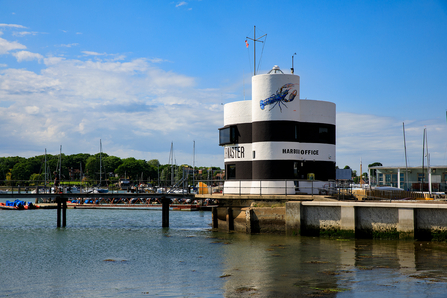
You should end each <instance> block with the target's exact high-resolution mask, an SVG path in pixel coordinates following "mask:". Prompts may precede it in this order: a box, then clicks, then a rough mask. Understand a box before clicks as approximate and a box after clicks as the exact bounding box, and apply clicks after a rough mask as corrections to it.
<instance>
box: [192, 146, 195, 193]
mask: <svg viewBox="0 0 447 298" xmlns="http://www.w3.org/2000/svg"><path fill="white" fill-rule="evenodd" d="M192 143H193V145H192V186H193V187H194V185H195V182H194V176H195V173H196V170H195V169H196V167H195V163H196V141H192Z"/></svg>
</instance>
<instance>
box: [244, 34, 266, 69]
mask: <svg viewBox="0 0 447 298" xmlns="http://www.w3.org/2000/svg"><path fill="white" fill-rule="evenodd" d="M254 27H255V28H254V33H253V38H251V37H247V39H250V40H253V41H254V45H253V51H254V55H253V57H254V58H253V63H254V69H253V76H255V75H256V42H257V41H259V42H263V41H260V40H259V39H261V38H263V37H264V36H267V34H264V35H262V36H261V37H258V38H256V26H254Z"/></svg>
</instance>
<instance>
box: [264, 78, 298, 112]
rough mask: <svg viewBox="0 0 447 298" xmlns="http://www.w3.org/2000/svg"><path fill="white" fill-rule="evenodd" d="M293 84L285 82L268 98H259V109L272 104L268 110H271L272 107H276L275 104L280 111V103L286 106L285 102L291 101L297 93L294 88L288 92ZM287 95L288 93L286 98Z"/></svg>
mask: <svg viewBox="0 0 447 298" xmlns="http://www.w3.org/2000/svg"><path fill="white" fill-rule="evenodd" d="M293 86H294V84H291V83H289V84H285V85H284V86H282V87H281V88H279V89H278V90H277V91H276V94H272V95H271V96H270V97H269V98H267V99H264V100H261V101H260V102H259V104H260V106H261V110H263V109H264V108H265V107H266V106H267V105H273V106H272V107H271V108H270V110H269V111H271V110H272V109H273V108H274V107H276V105H278V106H279V110H280V111H281V113H282V108H281V105H284V106H285V107H286V108H287V106H286V104H285V102H291V101H293V100H294V99H295V97H296V95H297V93H298V92H297V91H296V90H293V91H292V92H291V93H290V94H289V91H290V89H292V87H293ZM287 95H289V97H288V98H287Z"/></svg>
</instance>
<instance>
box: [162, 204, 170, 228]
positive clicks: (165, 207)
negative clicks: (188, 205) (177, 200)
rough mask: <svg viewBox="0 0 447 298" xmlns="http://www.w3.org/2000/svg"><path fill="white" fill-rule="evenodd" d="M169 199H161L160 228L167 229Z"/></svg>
mask: <svg viewBox="0 0 447 298" xmlns="http://www.w3.org/2000/svg"><path fill="white" fill-rule="evenodd" d="M170 202H171V200H170V199H167V198H164V197H163V198H161V213H162V214H161V217H162V227H163V228H169V203H170Z"/></svg>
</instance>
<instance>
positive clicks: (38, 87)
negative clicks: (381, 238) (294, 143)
mask: <svg viewBox="0 0 447 298" xmlns="http://www.w3.org/2000/svg"><path fill="white" fill-rule="evenodd" d="M253 26H256V27H257V29H258V31H257V35H258V36H259V35H262V34H267V39H266V42H265V45H264V48H263V50H262V46H261V45H259V47H258V53H257V57H258V58H260V57H261V51H263V52H262V58H261V61H260V64H259V70H258V73H266V72H267V71H268V70H270V69H271V68H272V66H273V65H279V66H280V67H281V68H282V69H283V70H284V71H285V72H288V71H289V69H290V67H291V57H292V55H293V54H294V53H296V56H295V60H294V61H295V74H297V75H299V76H300V77H301V94H300V95H301V98H303V99H304V98H307V99H316V100H326V101H331V102H334V103H336V105H337V165H338V166H339V167H344V166H345V165H350V166H351V167H352V168H353V169H357V170H358V169H359V163H360V160H362V161H363V164H364V168H365V165H367V164H369V163H372V162H375V161H379V162H382V163H383V164H384V165H390V166H391V165H404V164H405V159H404V150H403V136H402V122H405V125H406V132H407V151H408V156H409V157H408V160H409V164H410V165H411V166H417V165H420V164H421V163H422V134H423V129H424V128H427V133H428V144H429V151H430V156H431V164H432V165H445V164H447V160H446V158H447V155H446V154H447V122H446V110H447V38H446V36H447V1H441V0H434V1H287V0H284V1H232V0H229V1H214V0H202V1H161V0H159V1H4V0H2V1H0V131H1V140H0V156H16V155H18V156H25V157H29V156H34V155H38V154H42V153H43V152H44V150H45V148H47V150H48V152H49V153H51V154H57V153H58V152H59V145H62V146H63V149H62V150H63V152H64V153H66V154H74V153H81V152H86V153H91V154H94V153H97V152H98V151H99V139H102V144H103V151H104V152H107V153H108V154H111V155H116V156H120V157H122V158H124V157H129V156H133V157H136V158H140V159H146V160H150V159H153V158H157V159H159V160H160V162H161V163H168V158H169V150H170V144H171V141H173V142H174V150H175V157H176V161H177V163H178V164H182V163H187V164H192V151H193V149H192V148H193V140H195V143H196V165H197V166H220V167H222V166H223V149H222V148H221V147H219V146H218V138H217V136H218V130H217V129H218V128H219V127H221V126H222V125H223V106H222V104H225V103H228V102H232V101H238V100H244V95H245V99H247V100H249V99H251V75H252V71H253V66H252V65H253V48H252V45H253V43H252V42H250V47H249V49H247V48H246V47H245V43H244V40H245V39H246V37H247V36H253Z"/></svg>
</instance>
